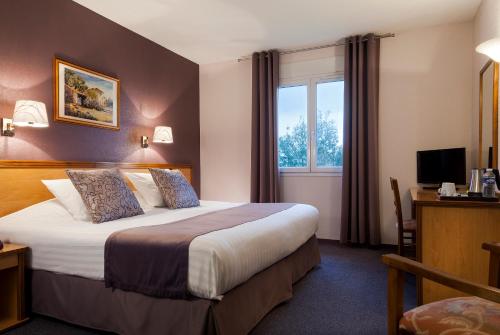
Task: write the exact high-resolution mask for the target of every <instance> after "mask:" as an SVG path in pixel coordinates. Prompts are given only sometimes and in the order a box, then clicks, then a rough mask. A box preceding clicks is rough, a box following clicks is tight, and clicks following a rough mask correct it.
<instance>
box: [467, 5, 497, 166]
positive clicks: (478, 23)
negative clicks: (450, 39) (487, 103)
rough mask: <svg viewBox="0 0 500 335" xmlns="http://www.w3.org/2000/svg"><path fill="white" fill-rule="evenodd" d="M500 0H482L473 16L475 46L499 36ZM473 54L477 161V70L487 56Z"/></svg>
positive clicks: (474, 145)
mask: <svg viewBox="0 0 500 335" xmlns="http://www.w3.org/2000/svg"><path fill="white" fill-rule="evenodd" d="M499 18H500V1H498V0H483V1H482V3H481V6H480V7H479V9H478V11H477V13H476V16H475V18H474V42H473V47H474V48H475V47H476V46H477V45H479V44H480V43H482V42H484V41H487V40H489V39H491V38H495V37H498V36H500V20H499ZM471 52H472V54H473V55H474V63H473V64H474V68H473V82H474V86H473V88H474V90H473V93H472V97H473V111H474V113H473V114H472V116H471V117H472V119H471V124H472V130H473V131H472V134H471V135H472V143H473V147H472V149H473V162H474V163H476V162H477V152H478V147H479V143H478V141H479V71H480V70H481V68H482V67H483V65H484V64H486V62H487V61H488V60H489V58H488V57H487V56H485V55H483V54H479V53H477V52H475V51H474V50H472V51H471Z"/></svg>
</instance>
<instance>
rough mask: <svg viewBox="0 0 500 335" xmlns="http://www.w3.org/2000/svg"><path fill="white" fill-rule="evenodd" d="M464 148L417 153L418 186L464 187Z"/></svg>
mask: <svg viewBox="0 0 500 335" xmlns="http://www.w3.org/2000/svg"><path fill="white" fill-rule="evenodd" d="M465 178H466V177H465V148H453V149H440V150H425V151H417V182H418V183H419V184H432V185H436V184H441V183H445V182H448V183H455V184H457V185H465V183H466V181H465Z"/></svg>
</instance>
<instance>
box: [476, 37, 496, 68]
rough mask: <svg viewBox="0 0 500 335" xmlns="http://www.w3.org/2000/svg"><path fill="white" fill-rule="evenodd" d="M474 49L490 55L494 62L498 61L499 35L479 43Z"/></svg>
mask: <svg viewBox="0 0 500 335" xmlns="http://www.w3.org/2000/svg"><path fill="white" fill-rule="evenodd" d="M476 51H477V52H479V53H481V54H484V55H486V56H488V57H490V58H491V59H493V60H494V61H495V62H500V37H497V38H492V39H491V40H487V41H486V42H483V43H481V44H479V45H478V46H477V47H476Z"/></svg>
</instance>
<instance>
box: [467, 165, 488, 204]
mask: <svg viewBox="0 0 500 335" xmlns="http://www.w3.org/2000/svg"><path fill="white" fill-rule="evenodd" d="M483 173H484V169H472V174H471V177H470V185H469V192H467V193H468V194H469V196H479V197H480V196H482V194H483V187H482V182H481V178H482V177H483Z"/></svg>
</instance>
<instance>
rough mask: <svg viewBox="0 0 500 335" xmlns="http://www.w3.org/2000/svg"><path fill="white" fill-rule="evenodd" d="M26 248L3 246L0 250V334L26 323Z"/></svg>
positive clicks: (12, 245) (11, 245)
mask: <svg viewBox="0 0 500 335" xmlns="http://www.w3.org/2000/svg"><path fill="white" fill-rule="evenodd" d="M26 251H27V247H25V246H22V245H15V244H5V246H4V249H3V250H0V296H1V297H2V302H1V304H0V332H4V331H6V330H8V329H11V328H13V327H15V326H18V325H20V324H21V323H23V322H26V321H27V320H28V318H27V317H26V312H25V305H24V304H25V303H24V275H25V274H24V266H25V255H26Z"/></svg>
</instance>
